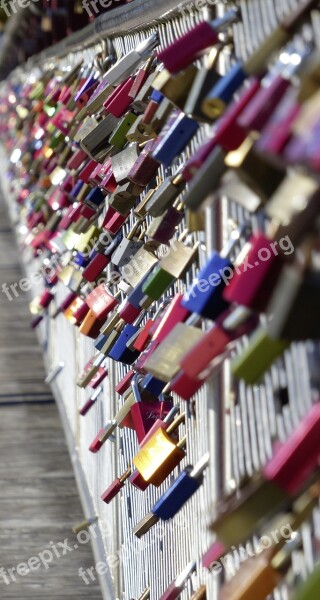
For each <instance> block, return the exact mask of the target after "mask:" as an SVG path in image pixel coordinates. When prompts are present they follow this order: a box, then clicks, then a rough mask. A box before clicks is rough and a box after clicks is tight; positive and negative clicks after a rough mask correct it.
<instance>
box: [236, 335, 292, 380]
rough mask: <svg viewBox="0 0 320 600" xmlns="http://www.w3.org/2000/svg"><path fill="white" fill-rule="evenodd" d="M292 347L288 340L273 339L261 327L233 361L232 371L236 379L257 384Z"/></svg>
mask: <svg viewBox="0 0 320 600" xmlns="http://www.w3.org/2000/svg"><path fill="white" fill-rule="evenodd" d="M289 346H290V342H288V341H287V340H273V339H271V338H270V337H269V336H268V334H267V331H266V330H265V328H264V327H260V328H259V329H258V330H257V331H256V332H255V333H254V335H253V336H252V338H251V339H250V341H249V345H248V346H247V348H245V349H244V351H243V352H242V353H241V354H240V355H239V356H237V357H236V358H234V359H233V361H232V363H231V370H232V373H233V375H234V376H235V377H237V378H238V379H243V380H244V381H245V382H246V383H247V384H249V385H253V384H255V383H257V382H258V381H259V380H260V379H261V377H263V375H264V374H265V372H266V371H267V370H268V369H269V367H271V365H272V363H273V362H274V361H275V360H276V359H277V358H279V357H280V356H281V355H282V354H283V352H284V351H285V350H286V349H287V348H288V347H289Z"/></svg>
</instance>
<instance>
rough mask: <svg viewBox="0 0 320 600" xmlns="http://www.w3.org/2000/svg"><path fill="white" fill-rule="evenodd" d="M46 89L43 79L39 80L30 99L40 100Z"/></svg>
mask: <svg viewBox="0 0 320 600" xmlns="http://www.w3.org/2000/svg"><path fill="white" fill-rule="evenodd" d="M44 89H45V88H44V83H43V81H38V83H37V84H36V85H35V86H34V88H33V89H32V90H31V92H30V94H29V98H30V100H40V98H42V96H43V94H44Z"/></svg>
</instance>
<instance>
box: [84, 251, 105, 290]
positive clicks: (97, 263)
mask: <svg viewBox="0 0 320 600" xmlns="http://www.w3.org/2000/svg"><path fill="white" fill-rule="evenodd" d="M109 263H110V256H105V255H104V254H97V255H96V256H95V257H94V258H93V259H92V260H91V262H90V263H89V264H88V266H87V267H86V268H85V270H84V271H83V273H82V277H83V279H85V280H86V281H89V282H90V283H93V282H94V281H95V280H96V279H97V278H98V277H99V275H101V273H102V271H103V270H104V269H105V268H106V267H107V266H108V264H109Z"/></svg>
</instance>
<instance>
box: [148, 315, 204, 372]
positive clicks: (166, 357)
mask: <svg viewBox="0 0 320 600" xmlns="http://www.w3.org/2000/svg"><path fill="white" fill-rule="evenodd" d="M202 337H203V333H202V331H201V329H198V328H197V327H192V326H191V325H187V324H185V323H177V324H176V325H175V326H174V327H173V329H172V330H171V332H170V333H169V334H168V335H167V336H166V338H165V339H164V340H163V341H162V342H161V344H160V345H158V347H157V348H156V349H155V350H154V352H153V353H152V354H151V356H150V357H149V358H148V359H147V360H146V362H145V363H144V370H145V371H146V372H147V373H150V374H151V375H153V376H154V377H156V378H157V379H160V381H165V382H169V381H171V379H173V378H174V377H175V376H176V375H177V373H178V372H179V370H180V361H181V359H182V357H183V356H184V355H185V354H186V353H187V352H188V351H189V350H191V348H193V347H194V346H195V345H196V344H197V342H199V340H200V339H201V338H202Z"/></svg>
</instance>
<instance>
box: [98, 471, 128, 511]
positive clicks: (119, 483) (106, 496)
mask: <svg viewBox="0 0 320 600" xmlns="http://www.w3.org/2000/svg"><path fill="white" fill-rule="evenodd" d="M130 475H131V469H128V470H127V471H126V472H125V473H124V474H123V475H122V476H121V477H119V478H118V479H115V480H114V481H113V482H112V483H111V485H109V487H108V489H106V491H105V492H104V493H103V494H102V496H101V500H103V502H105V503H106V504H109V502H111V500H113V499H114V498H115V497H116V496H117V495H118V494H119V492H121V490H122V489H123V488H124V484H125V482H126V481H127V479H129V477H130Z"/></svg>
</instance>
